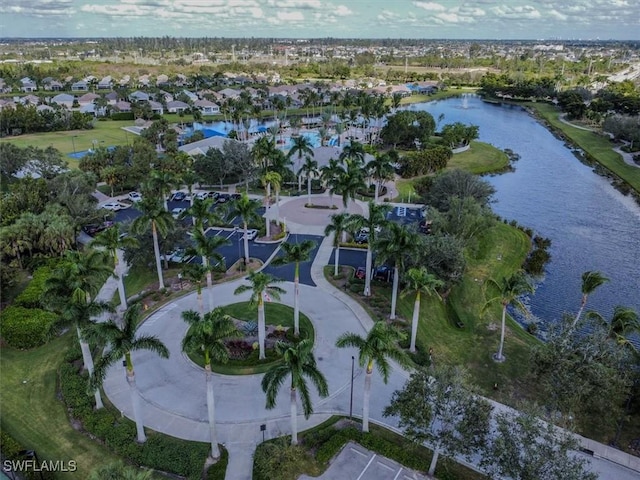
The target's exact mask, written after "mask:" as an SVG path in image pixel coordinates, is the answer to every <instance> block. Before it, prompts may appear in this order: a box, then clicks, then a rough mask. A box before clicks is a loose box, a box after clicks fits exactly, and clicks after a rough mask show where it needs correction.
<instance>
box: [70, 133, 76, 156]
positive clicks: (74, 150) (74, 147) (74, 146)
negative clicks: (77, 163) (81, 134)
mask: <svg viewBox="0 0 640 480" xmlns="http://www.w3.org/2000/svg"><path fill="white" fill-rule="evenodd" d="M76 137H77V135H72V136H71V145H72V146H73V154H74V155H75V154H76V141H75V138H76Z"/></svg>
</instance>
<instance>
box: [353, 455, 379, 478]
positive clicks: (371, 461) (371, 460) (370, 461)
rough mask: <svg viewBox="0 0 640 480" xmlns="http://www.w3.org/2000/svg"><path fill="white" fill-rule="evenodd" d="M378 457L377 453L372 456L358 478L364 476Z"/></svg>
mask: <svg viewBox="0 0 640 480" xmlns="http://www.w3.org/2000/svg"><path fill="white" fill-rule="evenodd" d="M375 458H376V454H375V453H374V454H373V456H372V457H371V459H370V460H369V463H367V466H366V467H364V470H362V472H361V473H360V475H359V476H358V478H356V480H360V479H361V478H362V476H363V475H364V473H365V472H366V471H367V468H369V466H370V465H371V464H372V463H373V461H374V460H375Z"/></svg>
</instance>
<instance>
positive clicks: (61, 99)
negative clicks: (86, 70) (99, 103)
mask: <svg viewBox="0 0 640 480" xmlns="http://www.w3.org/2000/svg"><path fill="white" fill-rule="evenodd" d="M74 98H75V97H74V96H73V95H69V94H68V93H59V94H58V95H56V96H55V97H52V98H51V101H52V102H54V103H67V102H69V103H72V102H73V100H74Z"/></svg>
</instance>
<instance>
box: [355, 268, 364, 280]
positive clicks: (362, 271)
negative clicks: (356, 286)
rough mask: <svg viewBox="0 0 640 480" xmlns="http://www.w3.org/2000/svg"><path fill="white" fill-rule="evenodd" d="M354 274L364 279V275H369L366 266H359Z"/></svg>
mask: <svg viewBox="0 0 640 480" xmlns="http://www.w3.org/2000/svg"><path fill="white" fill-rule="evenodd" d="M354 276H355V277H356V278H359V279H360V280H363V279H364V277H366V276H367V270H366V269H365V268H364V267H358V268H357V269H356V273H355V274H354Z"/></svg>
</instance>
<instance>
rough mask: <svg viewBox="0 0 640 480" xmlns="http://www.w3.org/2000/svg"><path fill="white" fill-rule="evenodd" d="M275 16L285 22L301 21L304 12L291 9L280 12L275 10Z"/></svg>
mask: <svg viewBox="0 0 640 480" xmlns="http://www.w3.org/2000/svg"><path fill="white" fill-rule="evenodd" d="M276 16H277V17H278V20H282V21H285V22H302V21H303V20H304V14H303V13H302V12H297V11H293V12H287V11H281V12H277V13H276Z"/></svg>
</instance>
